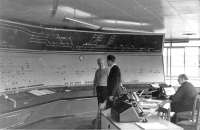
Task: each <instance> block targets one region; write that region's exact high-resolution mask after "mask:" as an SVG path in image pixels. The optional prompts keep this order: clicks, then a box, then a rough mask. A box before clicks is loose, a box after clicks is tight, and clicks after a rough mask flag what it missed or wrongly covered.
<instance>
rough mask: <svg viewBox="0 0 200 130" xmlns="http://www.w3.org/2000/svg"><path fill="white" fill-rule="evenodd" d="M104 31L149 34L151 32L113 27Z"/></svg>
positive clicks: (105, 28)
mask: <svg viewBox="0 0 200 130" xmlns="http://www.w3.org/2000/svg"><path fill="white" fill-rule="evenodd" d="M101 29H102V30H105V31H119V32H141V33H148V32H149V31H145V30H139V29H138V30H137V29H125V28H112V27H102V28H101Z"/></svg>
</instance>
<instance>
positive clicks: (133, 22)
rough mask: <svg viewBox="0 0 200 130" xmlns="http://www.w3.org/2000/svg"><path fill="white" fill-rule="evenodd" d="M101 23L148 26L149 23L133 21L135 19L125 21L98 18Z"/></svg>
mask: <svg viewBox="0 0 200 130" xmlns="http://www.w3.org/2000/svg"><path fill="white" fill-rule="evenodd" d="M100 21H101V22H103V23H110V24H116V25H128V26H148V25H150V24H149V23H145V22H135V21H125V20H112V19H103V20H100Z"/></svg>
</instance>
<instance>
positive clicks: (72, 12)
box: [59, 6, 96, 18]
mask: <svg viewBox="0 0 200 130" xmlns="http://www.w3.org/2000/svg"><path fill="white" fill-rule="evenodd" d="M59 10H60V11H62V12H63V13H65V14H66V15H69V16H73V17H76V18H94V17H96V16H95V15H94V14H91V13H88V12H85V11H82V10H80V9H76V8H72V7H69V6H59Z"/></svg>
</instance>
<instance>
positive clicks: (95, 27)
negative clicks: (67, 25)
mask: <svg viewBox="0 0 200 130" xmlns="http://www.w3.org/2000/svg"><path fill="white" fill-rule="evenodd" d="M63 21H64V22H73V23H75V24H80V25H82V26H84V27H88V28H91V29H95V30H97V29H100V28H101V27H100V26H98V25H95V24H91V23H88V22H85V21H82V20H79V19H76V18H68V17H65V18H64V19H63Z"/></svg>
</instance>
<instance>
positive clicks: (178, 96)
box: [171, 87, 186, 102]
mask: <svg viewBox="0 0 200 130" xmlns="http://www.w3.org/2000/svg"><path fill="white" fill-rule="evenodd" d="M185 91H186V90H185V89H184V88H182V87H180V88H179V89H178V90H177V92H176V93H175V95H174V96H172V97H171V100H172V102H181V100H182V97H183V96H184V93H185Z"/></svg>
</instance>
